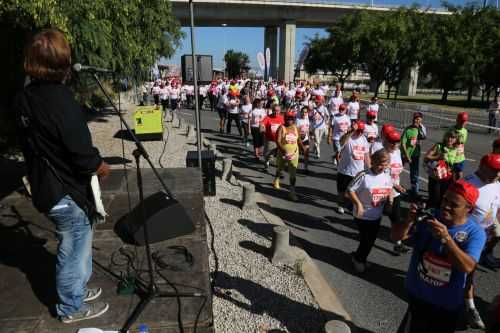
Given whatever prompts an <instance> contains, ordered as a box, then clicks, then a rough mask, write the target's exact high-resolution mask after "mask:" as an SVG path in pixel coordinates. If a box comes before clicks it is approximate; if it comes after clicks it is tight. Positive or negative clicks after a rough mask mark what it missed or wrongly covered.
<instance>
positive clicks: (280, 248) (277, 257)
mask: <svg viewBox="0 0 500 333" xmlns="http://www.w3.org/2000/svg"><path fill="white" fill-rule="evenodd" d="M273 231H274V235H273V244H272V248H271V249H272V253H273V257H272V259H271V262H272V263H273V264H278V263H284V264H290V263H293V262H294V260H293V258H292V255H291V248H290V230H289V229H288V228H287V227H285V226H281V225H279V226H276V227H274V229H273Z"/></svg>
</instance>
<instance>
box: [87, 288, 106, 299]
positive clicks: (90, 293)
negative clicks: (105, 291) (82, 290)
mask: <svg viewBox="0 0 500 333" xmlns="http://www.w3.org/2000/svg"><path fill="white" fill-rule="evenodd" d="M101 294H102V289H101V288H90V289H87V295H85V298H84V299H83V302H84V303H87V302H90V301H93V300H95V299H97V298H98V297H99V296H101Z"/></svg>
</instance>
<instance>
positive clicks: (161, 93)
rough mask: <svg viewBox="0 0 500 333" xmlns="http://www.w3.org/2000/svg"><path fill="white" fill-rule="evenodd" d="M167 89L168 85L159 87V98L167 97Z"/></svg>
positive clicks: (165, 98) (163, 99)
mask: <svg viewBox="0 0 500 333" xmlns="http://www.w3.org/2000/svg"><path fill="white" fill-rule="evenodd" d="M169 91H170V89H168V87H163V88H160V99H161V100H162V101H165V100H167V99H168V94H169Z"/></svg>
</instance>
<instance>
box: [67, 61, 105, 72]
mask: <svg viewBox="0 0 500 333" xmlns="http://www.w3.org/2000/svg"><path fill="white" fill-rule="evenodd" d="M73 70H74V71H75V72H92V73H113V71H112V70H111V69H106V68H100V67H95V66H84V65H82V64H80V63H76V64H74V65H73Z"/></svg>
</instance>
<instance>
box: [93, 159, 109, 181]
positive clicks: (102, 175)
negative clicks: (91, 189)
mask: <svg viewBox="0 0 500 333" xmlns="http://www.w3.org/2000/svg"><path fill="white" fill-rule="evenodd" d="M109 172H110V168H109V164H108V163H106V162H104V161H103V162H102V163H101V165H99V168H98V169H97V171H96V174H97V176H99V179H100V180H106V178H107V177H108V176H109Z"/></svg>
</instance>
